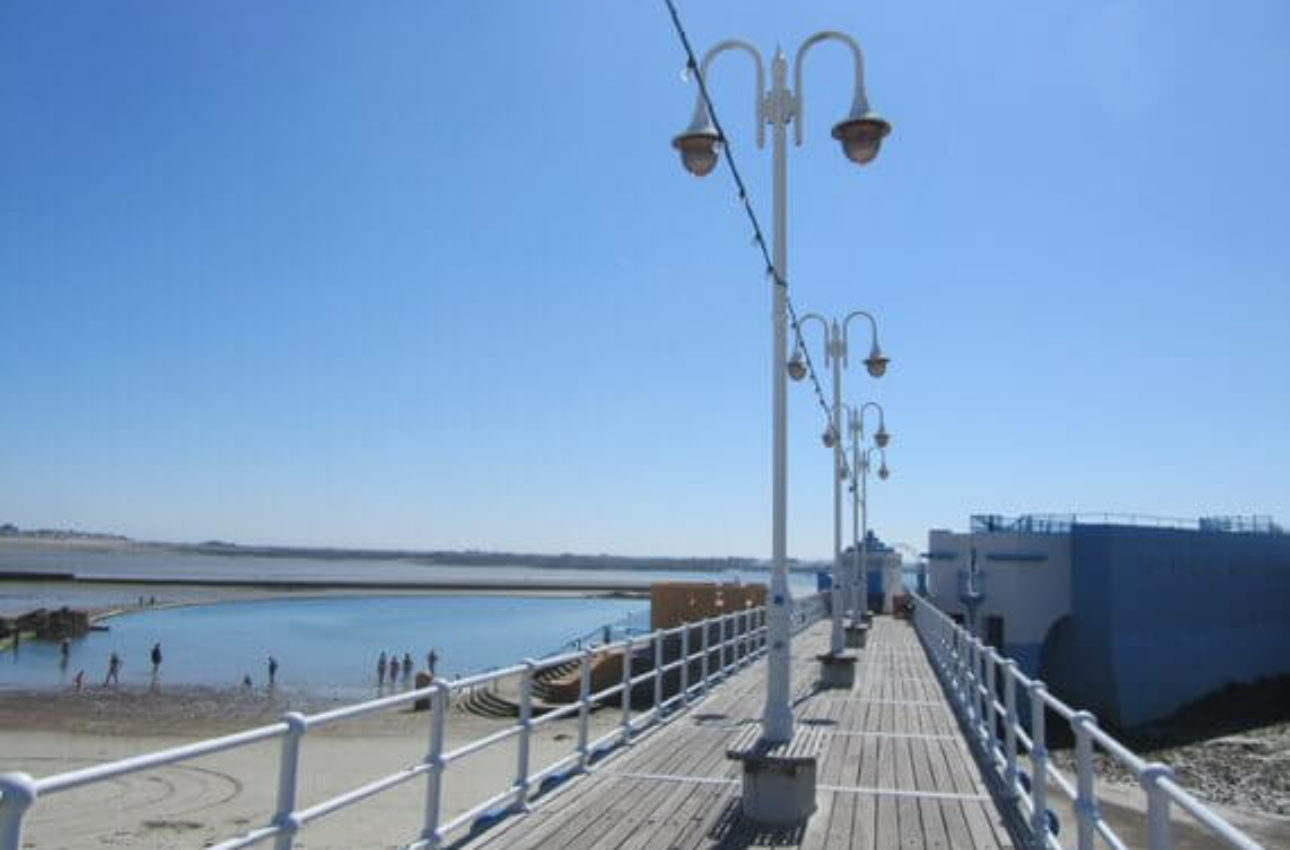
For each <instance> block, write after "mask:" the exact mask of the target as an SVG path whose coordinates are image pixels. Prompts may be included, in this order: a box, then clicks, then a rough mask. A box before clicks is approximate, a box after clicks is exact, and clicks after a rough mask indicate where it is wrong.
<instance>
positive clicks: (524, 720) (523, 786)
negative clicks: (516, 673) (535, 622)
mask: <svg viewBox="0 0 1290 850" xmlns="http://www.w3.org/2000/svg"><path fill="white" fill-rule="evenodd" d="M536 669H537V662H535V661H534V660H533V659H531V658H526V659H524V679H523V680H522V682H521V684H520V743H519V746H518V747H517V748H516V749H517V750H518V753H517V755H516V760H515V803H514V804H513V806H512V808H513V809H514V810H515V811H524V810H525V809H527V808H528V804H529V745H530V743H531V742H532V739H533V673H534V671H535V670H536Z"/></svg>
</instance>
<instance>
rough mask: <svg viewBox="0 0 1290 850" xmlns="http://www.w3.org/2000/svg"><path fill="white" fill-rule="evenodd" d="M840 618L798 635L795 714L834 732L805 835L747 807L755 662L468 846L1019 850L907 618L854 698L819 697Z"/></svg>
mask: <svg viewBox="0 0 1290 850" xmlns="http://www.w3.org/2000/svg"><path fill="white" fill-rule="evenodd" d="M828 636H829V623H828V621H827V620H826V621H822V622H819V623H816V624H815V625H813V626H811V627H810V628H809V629H807V630H806V631H804V632H802V633H801V634H799V635H798V636H797V637H796V638H794V640H793V668H792V669H793V694H794V713H795V716H796V717H797V719H798V722H799V723H802V724H812V725H815V726H818V727H819V728H821V729H824V730H826V731H827V733H828V734H827V735H826V745H825V749H824V751H823V755H822V757H821V760H820V762H819V765H818V773H817V794H816V801H817V806H818V808H817V809H816V811H815V814H813V815H812V816H811V818H810V820H809V821H808V822H807V823H806V825H805V826H804V827H799V828H796V829H791V830H769V831H768V830H765V829H759V828H757V827H755V826H754V825H752V824H750V823H748V822H746V821H744V820H743V819H742V817H741V813H740V787H741V767H740V765H739V764H738V763H736V762H732V761H730V760H728V759H727V758H726V755H725V752H726V747H727V745H728V744H729V742H730V741H731V740H732V739H733V738H734V737H735V736H736V735H738V733H739V732H740V731H742V730H743V729H744V728H746V726H747V724H751V723H757V722H759V718H760V714H761V709H762V700H763V694H764V688H765V674H766V662H765V659H764V658H763V659H760V660H758V661H757V662H756V663H755V664H753V665H751V666H750V667H748V668H747V669H746V670H744V671H743V672H741V673H739V674H737V675H736V676H734V677H732V678H731V679H730V681H728V682H726V683H723V684H721V685H720V686H718V687H716V688H715V689H714V690H713V691H712V692H711V694H710V695H709V696H708V698H707V699H705V700H703V701H702V702H699V703H698V704H696V705H692V707H691V708H690V709H689V712H688V713H687V714H685V715H683V716H681V717H678V718H676V719H675V720H673V721H672V722H671V723H668V724H665V725H663V726H660V727H656V728H654V729H652V730H650V731H648V732H645V733H643V734H641V736H640V737H639V739H638V740H636V741H635V742H634V743H633V744H632V745H631V746H630V747H628V748H627V749H626V750H624V751H621V752H620V753H618V754H615V755H614V756H612V757H610V758H607V759H605V760H604V761H602V762H601V763H599V764H598V765H597V766H595V767H594V768H592V769H591V771H590V772H589V773H588V774H587V775H585V776H583V777H580V778H578V779H576V780H574V781H572V782H570V783H568V784H567V785H566V786H564V787H563V788H561V789H559V790H557V791H555V792H553V793H551V794H549V795H547V796H545V797H543V798H541V799H539V800H537V801H535V802H534V803H533V808H532V811H531V812H529V813H527V814H524V815H522V816H519V817H512V818H509V819H507V820H506V821H505V822H503V823H502V824H500V825H498V826H497V827H496V828H494V829H492V830H489V831H487V832H485V833H483V834H481V835H479V836H477V837H475V838H473V839H466V840H463V841H461V842H459V843H458V844H457V846H458V847H462V848H471V850H476V848H488V850H503V848H506V850H520V848H537V847H558V848H562V850H584V848H603V847H614V848H623V850H664V849H665V848H666V850H683V849H684V850H689V848H739V847H761V846H770V847H799V848H818V849H819V850H824V848H829V850H834V848H844V847H853V848H865V849H866V850H868V848H873V850H880V848H881V850H885V849H886V848H909V850H915V848H945V850H972V848H980V850H990V848H1011V847H1013V840H1012V838H1011V837H1010V835H1009V833H1008V831H1007V829H1006V828H1005V826H1004V819H1003V816H1002V815H1001V813H1000V811H999V809H998V808H997V807H996V805H995V803H994V800H993V799H992V798H991V796H990V792H989V790H988V787H987V785H986V781H985V779H984V777H983V775H982V773H981V771H980V770H979V769H978V767H977V764H976V762H975V760H974V759H973V757H972V754H971V751H970V750H969V747H968V743H967V741H966V739H965V738H964V736H963V734H962V732H961V730H960V728H959V726H958V723H957V722H956V720H955V716H954V713H953V710H952V709H951V707H950V703H949V701H948V700H947V698H946V696H945V694H944V693H943V691H942V690H941V686H940V684H939V682H938V680H937V678H936V674H935V673H934V672H933V669H932V666H931V664H930V662H929V661H928V658H927V656H926V654H925V653H924V651H923V647H922V644H921V643H920V642H919V640H918V636H917V634H916V633H915V631H914V628H913V627H912V626H911V625H910V624H909V622H908V621H904V620H894V619H891V618H888V617H881V618H878V619H876V620H874V622H873V625H872V626H871V628H870V631H869V639H868V646H867V647H866V648H865V649H862V650H858V652H859V653H860V663H859V664H858V665H857V670H856V682H855V684H854V686H853V687H852V688H851V689H849V690H841V689H832V690H819V689H817V688H816V680H817V678H818V673H819V663H818V662H817V661H816V658H815V656H816V655H817V654H819V653H821V652H824V651H825V650H827V648H828Z"/></svg>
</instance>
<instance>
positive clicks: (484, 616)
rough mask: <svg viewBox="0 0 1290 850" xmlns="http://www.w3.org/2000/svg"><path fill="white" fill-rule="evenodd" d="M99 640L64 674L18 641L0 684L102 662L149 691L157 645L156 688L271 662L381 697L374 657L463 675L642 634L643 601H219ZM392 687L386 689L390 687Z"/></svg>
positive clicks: (89, 670) (130, 618)
mask: <svg viewBox="0 0 1290 850" xmlns="http://www.w3.org/2000/svg"><path fill="white" fill-rule="evenodd" d="M103 623H104V625H107V626H108V627H109V630H108V631H106V632H91V633H90V634H88V635H86V636H85V637H83V638H80V639H77V640H74V641H72V645H71V652H70V656H69V658H68V661H67V663H66V665H64V664H62V663H61V659H60V652H59V647H58V644H57V643H52V642H47V641H34V640H29V641H24V642H23V643H22V645H21V647H20V648H19V649H18V651H17V652H16V653H15V652H6V653H3V654H0V686H8V687H22V688H59V687H70V686H71V685H72V682H73V680H74V677H75V676H76V673H77V671H80V670H84V671H85V683H86V686H92V687H99V686H101V685H102V684H103V681H104V677H105V675H106V673H107V667H108V658H109V656H110V654H111V653H113V652H116V653H117V654H118V655H119V656H120V657H121V659H122V662H123V664H122V667H121V683H122V685H123V686H126V687H136V686H149V685H151V684H152V664H151V661H150V660H149V653H150V651H151V649H152V646H153V644H154V643H160V644H161V651H162V664H161V668H160V674H159V677H158V682H157V684H158V686H159V687H161V688H162V689H164V688H165V687H167V686H178V685H205V686H215V687H236V686H238V685H239V684H240V683H241V682H242V680H243V677H244V676H250V677H251V680H252V682H253V684H254V685H255V686H256V687H263V686H264V685H265V684H267V670H266V666H267V662H268V658H269V656H270V655H272V656H273V657H274V658H276V659H277V661H278V664H279V669H278V675H277V684H278V686H279V687H282V688H284V689H287V690H293V691H305V692H309V693H312V694H316V695H320V696H336V697H360V696H368V695H374V694H375V693H376V692H377V685H376V663H377V658H378V656H379V655H380V653H381V652H385V653H387V654H393V655H398V657H399V658H400V659H401V658H402V657H403V654H404V653H409V654H410V655H411V656H412V659H413V662H414V663H415V669H417V670H422V669H424V668H425V667H426V663H427V659H426V656H427V653H428V652H429V651H430V650H431V649H432V648H433V649H434V650H435V652H436V653H437V654H438V663H437V668H436V669H437V672H438V674H439V675H440V676H444V675H448V676H451V675H455V674H461V675H465V674H468V673H472V672H477V671H480V670H486V669H489V668H492V667H501V666H506V665H510V664H514V663H517V662H519V661H520V660H522V659H523V658H525V657H526V656H535V657H536V656H540V655H545V654H549V653H552V652H554V651H557V650H559V649H561V648H562V647H564V646H565V645H566V644H568V643H569V642H570V641H572V640H575V639H578V638H581V637H584V636H587V635H590V634H593V633H595V634H597V635H598V634H599V633H600V630H601V629H602V628H603V627H604V626H605V625H608V624H613V625H614V626H615V627H616V629H615V633H614V637H615V639H617V638H619V637H621V635H622V632H621V629H622V628H623V627H624V626H630V627H632V628H633V629H637V630H647V629H648V627H649V602H648V601H647V600H642V599H600V598H590V599H588V598H562V597H525V596H342V597H325V598H307V599H299V598H294V599H266V600H258V601H252V602H224V603H218V604H211V605H194V606H185V607H176V608H167V609H161V610H145V611H141V612H138V613H131V614H126V615H122V616H118V617H113V618H111V619H108V620H105V621H103ZM387 690H388V689H387Z"/></svg>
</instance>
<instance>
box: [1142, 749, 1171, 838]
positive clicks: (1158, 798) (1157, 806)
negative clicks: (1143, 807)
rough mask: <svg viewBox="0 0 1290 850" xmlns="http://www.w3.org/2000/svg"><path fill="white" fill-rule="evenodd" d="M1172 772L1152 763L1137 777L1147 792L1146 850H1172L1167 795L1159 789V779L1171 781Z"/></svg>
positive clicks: (1156, 763) (1167, 768) (1159, 764)
mask: <svg viewBox="0 0 1290 850" xmlns="http://www.w3.org/2000/svg"><path fill="white" fill-rule="evenodd" d="M1173 778H1174V771H1173V768H1171V767H1170V766H1169V765H1167V764H1161V763H1160V762H1152V763H1151V764H1149V765H1147V767H1146V769H1145V770H1143V771H1142V773H1141V774H1140V775H1139V776H1138V782H1140V783H1141V784H1142V788H1143V790H1144V791H1146V792H1147V847H1148V850H1173V846H1174V836H1173V826H1172V825H1171V824H1170V822H1169V795H1168V794H1167V793H1165V789H1163V788H1161V787H1160V780H1161V779H1173Z"/></svg>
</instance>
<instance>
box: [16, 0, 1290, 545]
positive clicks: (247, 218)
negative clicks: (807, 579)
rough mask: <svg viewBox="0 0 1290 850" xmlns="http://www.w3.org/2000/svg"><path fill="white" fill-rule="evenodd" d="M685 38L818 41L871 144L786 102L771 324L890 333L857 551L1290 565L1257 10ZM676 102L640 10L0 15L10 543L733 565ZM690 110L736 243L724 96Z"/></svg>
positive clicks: (709, 11) (399, 5)
mask: <svg viewBox="0 0 1290 850" xmlns="http://www.w3.org/2000/svg"><path fill="white" fill-rule="evenodd" d="M679 6H680V10H681V14H682V16H683V18H684V19H685V22H686V24H687V27H688V29H689V31H690V34H691V37H692V38H693V40H694V41H695V43H696V45H698V46H699V47H700V49H702V48H703V47H704V46H706V45H710V44H712V43H714V42H716V41H717V40H719V39H722V38H726V37H732V36H738V37H743V38H746V39H749V40H751V41H753V42H754V43H756V44H758V45H761V46H762V47H763V49H764V50H765V51H770V50H773V48H774V47H775V46H776V44H781V45H783V46H784V47H785V49H786V50H790V51H791V50H794V49H795V48H796V46H797V45H798V44H800V42H801V41H802V40H803V39H804V38H805V37H807V36H808V35H810V34H811V33H812V32H815V31H816V30H819V29H840V30H844V31H847V32H849V33H851V34H853V35H854V36H856V37H857V38H858V39H859V40H860V41H861V43H862V44H863V46H864V48H865V51H866V54H867V65H868V68H867V70H868V78H869V94H870V98H871V100H872V102H873V104H874V106H875V107H876V108H877V109H879V110H880V111H882V112H883V113H884V114H886V115H887V116H888V117H889V118H890V119H891V120H892V121H893V123H894V125H895V131H894V133H893V135H892V136H891V138H890V139H889V140H888V143H887V145H886V146H885V147H884V150H883V153H882V155H881V156H880V157H879V159H878V160H877V162H875V163H874V164H873V165H872V166H871V167H868V168H865V169H859V168H857V167H855V166H854V165H852V164H850V163H849V162H847V161H846V160H844V159H843V158H842V156H841V155H840V153H839V152H838V150H837V149H836V146H835V143H834V142H833V141H832V139H830V138H829V135H828V133H829V128H830V127H831V126H832V124H833V123H834V122H835V121H837V120H838V119H839V118H840V117H841V116H842V115H843V114H844V112H845V110H846V108H847V106H848V105H849V102H850V90H849V87H850V78H851V77H850V75H851V72H850V66H849V59H848V57H847V55H846V54H845V52H844V51H843V50H841V49H838V48H836V47H833V48H831V47H829V46H824V47H822V48H820V49H819V50H817V51H816V52H814V53H813V54H812V57H811V61H810V63H809V64H808V67H807V76H806V83H805V97H806V102H807V113H806V116H807V117H806V125H805V129H806V143H805V144H804V145H803V146H802V147H801V148H797V149H794V150H793V151H792V152H791V154H790V164H789V171H790V182H789V192H790V213H789V216H790V260H789V278H790V280H791V284H792V287H791V291H792V295H793V298H794V301H795V303H796V304H797V306H798V307H799V309H800V310H802V311H817V312H822V313H826V314H833V313H841V312H845V311H848V310H852V309H867V310H870V311H872V312H875V313H876V314H878V316H879V319H880V321H881V324H882V335H883V343H884V346H885V347H886V348H887V350H888V353H889V354H890V355H891V357H892V359H893V363H892V367H891V369H890V371H889V373H888V375H887V377H885V378H884V379H882V381H880V382H875V381H873V380H871V379H869V378H868V377H866V376H865V375H864V374H863V370H862V369H860V368H855V369H853V370H852V371H851V372H849V373H848V374H847V376H846V379H847V390H846V397H847V399H848V401H855V400H858V399H864V400H869V399H873V400H877V401H880V402H881V403H883V405H884V406H885V407H886V410H887V414H888V427H889V429H890V430H891V431H892V432H893V434H894V439H893V444H892V446H891V450H890V455H889V460H890V464H891V467H892V470H893V476H892V478H891V480H890V481H887V482H884V483H881V484H874V485H873V486H872V487H871V494H872V498H871V515H872V517H873V522H874V525H875V526H876V528H877V530H878V532H879V533H880V534H882V535H883V536H884V537H886V538H888V539H890V540H893V541H903V542H907V543H909V544H912V545H914V546H916V547H920V548H921V547H924V546H925V543H926V531H927V529H928V528H929V527H962V526H963V525H964V523H965V522H966V519H967V516H968V515H969V514H970V513H973V512H1001V513H1013V512H1046V511H1058V512H1068V511H1073V510H1078V511H1117V512H1140V513H1150V514H1159V515H1167V516H1197V515H1199V514H1212V513H1264V514H1272V515H1273V516H1274V517H1276V518H1277V519H1279V520H1280V521H1282V522H1283V523H1285V522H1290V450H1287V444H1286V438H1285V435H1286V433H1287V432H1288V428H1287V424H1286V423H1287V421H1290V294H1288V293H1290V239H1288V238H1287V234H1290V51H1287V50H1286V49H1285V44H1286V40H1287V37H1290V6H1287V4H1285V3H1284V2H1281V0H1243V1H1242V2H1238V3H1232V4H1227V5H1225V6H1223V7H1221V8H1220V7H1217V6H1215V5H1213V4H1212V3H1201V2H1173V3H1145V2H1142V3H1137V2H1111V3H1103V2H1075V0H1069V2H1045V3H1020V2H1004V0H985V2H977V3H971V4H969V3H963V2H957V0H924V2H913V3H910V2H895V0H890V2H887V1H886V0H884V2H877V3H868V4H857V3H854V2H846V3H842V2H823V0H817V2H812V3H810V4H784V3H769V2H750V0H705V2H702V3H699V2H687V0H680V2H679ZM683 65H684V57H683V54H682V53H681V50H680V47H679V45H678V43H677V40H676V37H675V35H674V34H673V32H672V30H671V24H670V21H669V19H668V17H667V14H666V10H665V8H664V6H663V4H662V2H661V0H659V2H632V3H626V2H604V0H597V2H592V0H581V1H580V2H579V1H578V0H569V2H559V3H532V2H527V0H524V2H520V0H514V1H513V2H503V0H496V1H495V2H480V3H455V4H452V3H443V2H432V0H420V2H394V0H391V2H383V3H380V4H357V3H340V2H323V1H322V0H309V2H305V1H304V0H298V2H278V3H271V4H270V3H262V2H249V0H225V2H218V3H216V2H190V3H173V2H160V0H154V2H135V0H114V2H112V3H102V2H90V0H69V2H62V3H56V4H55V3H39V2H35V1H34V0H18V2H10V3H5V4H3V5H2V6H0V116H3V121H2V122H0V382H2V383H0V522H2V521H11V522H16V523H18V524H19V525H23V526H75V527H80V528H89V529H100V530H110V531H119V532H122V533H126V534H129V535H132V536H135V537H140V538H145V539H169V540H201V539H207V538H213V537H218V538H223V539H232V540H237V541H242V542H277V543H301V544H320V545H342V546H346V545H355V546H360V545H361V546H374V547H425V548H440V547H476V548H490V549H514V550H534V551H553V552H559V551H572V552H587V553H594V552H615V553H629V554H671V555H683V554H696V555H726V554H730V555H752V556H766V555H768V553H769V546H770V544H769V520H770V500H769V493H770V487H769V474H770V465H769V460H770V427H769V426H770V410H769V398H770V387H769V368H770V367H769V354H770V323H769V303H770V295H769V287H768V285H767V283H766V281H765V280H764V279H763V276H762V269H761V262H760V260H759V257H758V256H757V254H756V252H755V250H754V249H753V247H752V246H751V244H750V237H751V233H750V231H749V228H748V225H747V223H746V221H745V220H744V219H743V217H742V214H741V212H740V211H739V208H738V205H737V204H736V200H735V190H734V187H733V185H732V184H731V182H730V180H729V176H728V175H727V174H726V173H725V172H724V170H723V171H721V172H717V173H714V174H713V175H712V176H710V177H708V178H707V179H706V180H703V181H698V180H695V179H694V178H693V177H691V176H689V175H688V174H686V173H684V172H683V171H682V169H681V168H680V165H679V163H678V161H677V159H676V157H675V154H674V152H673V151H672V150H671V148H670V147H669V144H668V143H669V140H670V138H671V137H672V135H674V134H675V133H676V132H678V131H679V130H680V129H681V128H682V127H683V126H684V125H685V124H686V122H687V121H688V119H689V116H690V110H691V106H692V98H693V85H692V83H687V82H685V81H684V80H683V79H682V77H681V73H680V72H681V70H682V68H683ZM710 83H711V88H712V92H713V95H714V98H715V99H716V103H717V106H718V109H719V111H720V114H721V116H722V118H723V121H724V123H725V124H726V125H727V130H728V131H729V133H730V136H731V139H732V143H733V146H734V149H735V153H736V156H737V157H738V159H739V161H740V163H741V165H742V169H743V171H744V173H745V175H746V176H747V178H748V181H749V184H750V189H751V193H752V196H753V198H754V200H755V202H756V203H757V206H758V210H759V213H760V215H761V217H762V221H763V223H764V225H765V226H766V227H767V228H768V229H769V227H770V206H769V205H770V185H769V177H770V157H769V153H768V152H760V151H757V150H756V148H755V146H754V144H753V140H754V123H753V120H752V115H751V112H752V110H751V101H752V95H753V79H752V73H751V71H750V68H749V66H748V64H747V62H746V60H744V59H743V58H742V57H737V56H730V57H726V58H724V59H722V60H720V61H718V63H717V64H716V65H715V66H714V70H713V72H712V74H711V79H710ZM814 344H815V346H816V357H817V358H818V356H819V355H818V348H819V341H818V338H815V340H814ZM790 417H791V432H790V499H791V504H790V539H789V549H790V553H791V554H793V555H795V556H799V557H823V556H827V554H828V551H829V547H830V545H831V522H832V515H831V489H830V483H829V475H830V470H829V455H828V453H827V452H826V451H825V450H824V449H823V448H822V447H821V445H820V442H819V433H820V431H821V430H822V427H823V424H824V423H823V421H822V416H821V414H820V412H819V410H818V408H816V407H815V405H814V401H813V399H812V398H811V395H810V393H809V392H808V391H807V389H806V387H805V386H804V385H798V386H796V387H794V390H793V398H792V404H791V411H790Z"/></svg>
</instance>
